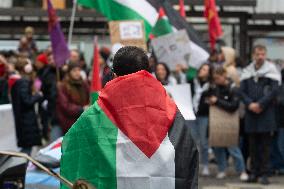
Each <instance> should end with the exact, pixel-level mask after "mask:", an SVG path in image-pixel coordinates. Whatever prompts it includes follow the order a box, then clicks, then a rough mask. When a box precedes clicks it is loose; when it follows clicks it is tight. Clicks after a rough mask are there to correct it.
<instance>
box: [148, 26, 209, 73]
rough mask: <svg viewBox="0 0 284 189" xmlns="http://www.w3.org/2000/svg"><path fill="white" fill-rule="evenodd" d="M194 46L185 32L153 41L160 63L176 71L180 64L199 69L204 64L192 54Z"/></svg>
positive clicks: (181, 31) (171, 34)
mask: <svg viewBox="0 0 284 189" xmlns="http://www.w3.org/2000/svg"><path fill="white" fill-rule="evenodd" d="M193 45H194V44H193V43H192V42H191V41H190V39H189V37H188V35H187V32H186V31H185V30H180V31H178V32H175V33H170V34H167V35H163V36H161V37H158V38H155V39H153V40H152V46H153V49H154V52H155V55H156V57H157V59H158V62H164V63H166V64H167V65H168V66H169V67H170V69H171V70H174V69H175V68H176V65H178V64H181V65H184V66H187V67H188V66H190V67H193V68H196V69H198V68H199V67H200V65H201V64H202V63H204V62H200V61H196V60H198V57H197V58H196V56H199V55H194V53H192V52H193V51H192V48H194V47H193ZM200 56H203V55H200Z"/></svg>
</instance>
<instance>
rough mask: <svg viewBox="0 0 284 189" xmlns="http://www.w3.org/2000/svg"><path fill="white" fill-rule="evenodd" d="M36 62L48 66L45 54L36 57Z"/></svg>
mask: <svg viewBox="0 0 284 189" xmlns="http://www.w3.org/2000/svg"><path fill="white" fill-rule="evenodd" d="M36 60H37V61H38V62H41V63H43V64H44V65H47V64H48V61H47V57H46V54H44V53H42V54H40V55H38V56H37V57H36Z"/></svg>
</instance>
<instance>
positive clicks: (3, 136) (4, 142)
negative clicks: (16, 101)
mask: <svg viewBox="0 0 284 189" xmlns="http://www.w3.org/2000/svg"><path fill="white" fill-rule="evenodd" d="M17 149H18V148H17V139H16V132H15V124H14V116H13V112H12V105H11V104H6V105H0V150H13V151H17Z"/></svg>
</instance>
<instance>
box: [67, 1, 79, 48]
mask: <svg viewBox="0 0 284 189" xmlns="http://www.w3.org/2000/svg"><path fill="white" fill-rule="evenodd" d="M76 8H77V0H73V8H72V14H71V20H70V27H69V33H68V46H69V48H70V46H71V43H72V35H73V28H74V21H75V15H76Z"/></svg>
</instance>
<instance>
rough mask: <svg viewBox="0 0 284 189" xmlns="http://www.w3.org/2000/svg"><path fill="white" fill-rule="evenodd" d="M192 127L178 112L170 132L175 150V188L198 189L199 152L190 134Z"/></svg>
mask: <svg viewBox="0 0 284 189" xmlns="http://www.w3.org/2000/svg"><path fill="white" fill-rule="evenodd" d="M189 127H190V126H189V125H185V120H184V118H183V116H182V115H181V113H180V112H179V111H178V112H177V114H176V117H175V120H174V123H173V125H172V127H171V129H170V132H169V138H170V141H171V143H172V144H173V146H174V148H175V188H176V189H197V188H198V151H197V148H196V145H195V143H194V141H193V138H192V136H191V133H190V128H189Z"/></svg>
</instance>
